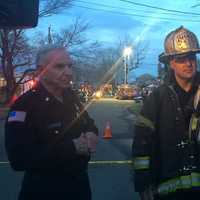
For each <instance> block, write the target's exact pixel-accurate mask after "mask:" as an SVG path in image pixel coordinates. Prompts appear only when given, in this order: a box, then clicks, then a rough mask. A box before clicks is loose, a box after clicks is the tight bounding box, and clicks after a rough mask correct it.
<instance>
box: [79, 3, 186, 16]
mask: <svg viewBox="0 0 200 200" xmlns="http://www.w3.org/2000/svg"><path fill="white" fill-rule="evenodd" d="M76 2H80V3H83V4H89V5H96V6H101V7H106V8H112V9H126V10H130V11H137V12H146V11H145V10H138V9H133V8H124V7H119V6H111V5H107V4H102V3H94V2H87V1H82V0H77V1H76ZM148 13H154V14H155V11H148ZM159 14H164V15H174V16H183V14H177V13H169V12H160V13H159Z"/></svg>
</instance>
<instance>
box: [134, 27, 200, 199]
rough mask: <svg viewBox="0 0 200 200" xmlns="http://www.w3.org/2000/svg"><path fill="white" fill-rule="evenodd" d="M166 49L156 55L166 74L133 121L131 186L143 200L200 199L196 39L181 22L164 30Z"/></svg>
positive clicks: (199, 85)
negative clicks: (165, 77) (163, 65)
mask: <svg viewBox="0 0 200 200" xmlns="http://www.w3.org/2000/svg"><path fill="white" fill-rule="evenodd" d="M164 49H165V51H164V53H162V54H160V55H159V61H160V62H162V63H163V64H165V65H166V66H168V68H169V69H170V71H171V73H170V77H169V79H168V80H166V81H165V82H164V84H162V85H161V86H160V87H158V88H157V89H156V90H154V91H153V93H152V94H151V95H150V96H149V97H148V98H147V100H146V101H145V103H144V105H143V107H142V109H141V112H140V115H139V116H138V118H137V121H136V124H135V135H134V140H133V145H132V155H133V167H134V171H135V174H134V182H135V190H136V191H137V192H139V193H140V197H141V199H142V200H152V199H156V200H163V199H167V200H179V199H181V200H183V199H199V198H200V197H198V195H200V128H199V127H200V103H199V101H200V75H199V73H198V72H197V58H196V54H197V53H199V52H200V48H199V43H198V39H197V37H196V35H195V34H194V33H192V32H191V31H189V30H187V29H186V28H184V27H182V26H181V27H179V28H178V29H176V30H174V31H172V32H170V33H169V34H168V35H167V37H166V39H165V42H164ZM197 194H198V195H197Z"/></svg>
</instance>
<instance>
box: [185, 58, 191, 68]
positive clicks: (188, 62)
mask: <svg viewBox="0 0 200 200" xmlns="http://www.w3.org/2000/svg"><path fill="white" fill-rule="evenodd" d="M186 65H187V66H188V67H192V61H191V60H190V59H187V60H186Z"/></svg>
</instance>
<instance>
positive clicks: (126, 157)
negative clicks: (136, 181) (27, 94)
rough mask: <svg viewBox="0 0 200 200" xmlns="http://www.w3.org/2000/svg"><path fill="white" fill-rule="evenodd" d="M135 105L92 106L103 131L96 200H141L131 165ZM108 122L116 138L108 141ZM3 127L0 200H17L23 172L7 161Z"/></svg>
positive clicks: (93, 174) (105, 102) (94, 166)
mask: <svg viewBox="0 0 200 200" xmlns="http://www.w3.org/2000/svg"><path fill="white" fill-rule="evenodd" d="M132 104H133V101H130V100H124V101H119V100H115V99H100V100H95V101H93V102H92V103H91V105H90V106H89V107H88V111H89V113H90V115H91V116H92V117H93V118H94V119H95V121H96V125H97V126H98V128H99V144H98V146H97V152H96V153H95V154H94V155H92V160H91V162H90V164H89V176H90V180H91V188H92V194H93V200H102V199H104V200H121V199H123V200H131V199H135V200H137V199H138V195H137V194H136V193H135V192H134V185H133V180H132V172H131V164H130V160H131V143H132V138H133V132H134V131H133V120H134V116H133V115H131V114H130V113H129V112H128V110H127V109H126V107H127V106H130V105H132ZM108 122H109V123H110V125H111V127H112V138H111V139H104V138H103V131H104V127H105V126H106V124H107V123H108ZM0 128H1V129H0V130H1V133H0V161H1V164H0V168H1V170H0V197H1V199H3V200H16V196H17V193H18V191H19V188H20V181H21V177H22V174H23V173H16V172H14V171H12V170H11V169H10V167H9V165H8V163H7V162H6V161H7V160H6V156H5V150H4V148H3V141H4V137H3V125H2V123H1V127H0Z"/></svg>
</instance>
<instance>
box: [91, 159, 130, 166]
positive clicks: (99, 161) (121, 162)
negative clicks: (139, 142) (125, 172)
mask: <svg viewBox="0 0 200 200" xmlns="http://www.w3.org/2000/svg"><path fill="white" fill-rule="evenodd" d="M89 164H91V165H94V164H102V165H106V164H132V160H94V161H89Z"/></svg>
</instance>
